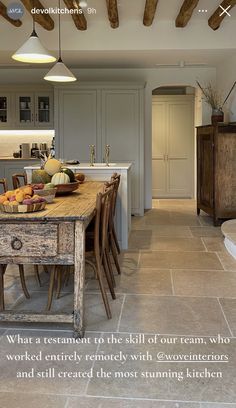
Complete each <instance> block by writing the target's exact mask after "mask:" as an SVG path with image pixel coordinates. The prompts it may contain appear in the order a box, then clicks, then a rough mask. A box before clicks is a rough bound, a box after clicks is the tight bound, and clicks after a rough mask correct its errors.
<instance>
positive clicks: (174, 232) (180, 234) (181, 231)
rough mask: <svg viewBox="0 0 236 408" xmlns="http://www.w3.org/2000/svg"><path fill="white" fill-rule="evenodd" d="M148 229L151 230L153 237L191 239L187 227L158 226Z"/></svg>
mask: <svg viewBox="0 0 236 408" xmlns="http://www.w3.org/2000/svg"><path fill="white" fill-rule="evenodd" d="M150 227H151V228H152V236H153V237H176V238H191V237H192V233H191V231H190V228H189V227H187V226H178V225H177V226H176V225H158V226H150Z"/></svg>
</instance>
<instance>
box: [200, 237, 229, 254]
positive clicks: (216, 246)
mask: <svg viewBox="0 0 236 408" xmlns="http://www.w3.org/2000/svg"><path fill="white" fill-rule="evenodd" d="M202 240H203V242H204V245H205V246H206V249H207V251H210V252H218V251H224V250H225V246H224V239H223V236H222V237H204V238H202Z"/></svg>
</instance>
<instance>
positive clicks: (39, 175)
mask: <svg viewBox="0 0 236 408" xmlns="http://www.w3.org/2000/svg"><path fill="white" fill-rule="evenodd" d="M50 181H51V176H49V174H48V173H47V172H46V171H45V170H42V169H41V170H34V171H33V173H32V183H33V184H40V183H43V184H47V183H50Z"/></svg>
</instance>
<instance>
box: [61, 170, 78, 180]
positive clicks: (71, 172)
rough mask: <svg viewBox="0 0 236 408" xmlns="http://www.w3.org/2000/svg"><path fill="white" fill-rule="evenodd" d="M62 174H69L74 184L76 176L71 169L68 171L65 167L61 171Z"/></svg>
mask: <svg viewBox="0 0 236 408" xmlns="http://www.w3.org/2000/svg"><path fill="white" fill-rule="evenodd" d="M61 172H62V173H65V174H67V175H68V176H69V177H70V182H71V183H73V182H74V181H76V180H75V175H74V173H73V171H72V170H71V169H68V168H66V167H64V168H63V169H61Z"/></svg>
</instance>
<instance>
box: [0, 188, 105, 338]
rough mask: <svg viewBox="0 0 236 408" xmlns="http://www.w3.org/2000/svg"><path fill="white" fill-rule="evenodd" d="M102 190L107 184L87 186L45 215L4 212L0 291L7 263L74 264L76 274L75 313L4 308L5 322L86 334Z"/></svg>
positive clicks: (60, 200)
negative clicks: (87, 282)
mask: <svg viewBox="0 0 236 408" xmlns="http://www.w3.org/2000/svg"><path fill="white" fill-rule="evenodd" d="M102 188H103V183H101V182H86V183H84V184H81V185H80V187H79V189H78V190H77V191H75V192H74V193H73V194H71V195H69V196H64V197H58V198H56V199H55V201H54V202H53V203H52V204H47V206H46V208H45V210H43V211H39V212H34V213H27V214H19V213H17V214H9V213H0V289H1V288H2V287H4V273H5V269H6V265H7V264H23V265H26V264H37V265H40V264H44V265H74V270H75V272H74V310H72V311H71V313H69V314H68V313H67V314H66V313H46V312H45V313H43V312H42V313H34V312H29V311H28V312H26V311H25V312H23V311H21V312H17V311H10V310H5V311H3V304H2V305H0V308H1V312H0V321H8V322H9V321H25V322H61V323H68V322H71V323H73V325H74V331H75V336H76V337H78V336H79V337H82V336H83V335H84V275H85V230H86V228H87V226H88V224H89V222H90V221H91V219H92V218H93V216H94V214H95V207H96V195H97V193H98V192H99V191H101V190H102Z"/></svg>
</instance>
